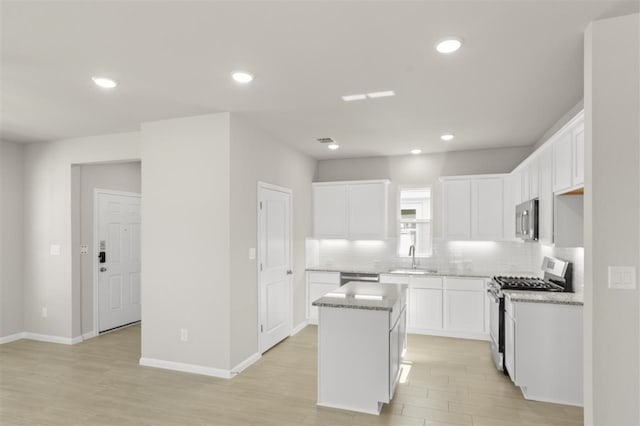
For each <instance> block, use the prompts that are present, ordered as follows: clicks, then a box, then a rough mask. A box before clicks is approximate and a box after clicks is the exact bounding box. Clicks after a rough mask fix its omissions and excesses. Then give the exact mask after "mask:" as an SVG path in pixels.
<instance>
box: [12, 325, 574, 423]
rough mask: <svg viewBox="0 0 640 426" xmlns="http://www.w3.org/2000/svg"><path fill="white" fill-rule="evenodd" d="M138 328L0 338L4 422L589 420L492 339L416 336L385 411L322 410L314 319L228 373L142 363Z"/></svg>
mask: <svg viewBox="0 0 640 426" xmlns="http://www.w3.org/2000/svg"><path fill="white" fill-rule="evenodd" d="M139 357H140V327H139V326H135V327H130V328H127V329H123V330H120V331H117V332H114V333H110V334H106V335H103V336H100V337H97V338H94V339H91V340H88V341H86V342H83V343H80V344H77V345H74V346H66V345H57V344H52V343H42V342H35V341H29V340H21V341H17V342H13V343H8V344H5V345H1V346H0V424H1V425H2V426H9V425H65V426H72V425H176V426H178V425H180V426H182V425H253V424H256V425H307V424H308V425H425V426H427V425H476V426H478V425H486V426H507V425H508V426H516V425H536V426H538V425H560V426H571V425H581V424H582V422H583V420H582V409H580V408H576V407H569V406H562V405H555V404H546V403H537V402H530V401H526V400H524V399H523V398H522V395H521V393H520V391H519V390H518V389H517V388H516V387H515V386H513V385H512V384H511V382H510V381H509V379H508V378H507V377H505V376H503V375H501V374H499V373H498V372H497V371H496V369H495V367H494V366H493V364H492V362H491V358H490V351H489V345H488V343H486V342H478V341H471V340H458V339H449V338H442V337H430V336H417V335H410V336H409V342H408V352H407V356H406V360H407V361H408V362H409V363H411V370H410V374H409V377H408V382H407V383H404V384H399V385H398V390H397V393H396V396H395V398H394V400H393V402H392V403H391V404H389V405H387V406H385V408H384V410H383V413H382V415H380V416H371V415H365V414H356V413H351V412H346V411H340V410H332V409H327V408H318V407H316V405H315V400H316V328H315V327H312V326H310V327H307V328H306V329H305V330H303V331H302V332H300V333H299V334H298V335H296V336H294V337H291V338H289V339H287V340H286V341H284V342H282V343H281V344H279V345H278V346H276V347H275V348H273V349H272V350H271V351H269V352H267V353H266V354H265V355H264V356H263V358H262V359H261V360H260V361H258V362H257V363H256V364H254V365H253V366H251V367H250V368H248V369H247V370H245V371H244V372H243V373H242V374H241V375H239V376H237V377H236V378H234V379H231V380H224V379H216V378H211V377H205V376H199V375H194V374H187V373H178V372H172V371H167V370H160V369H155V368H148V367H140V366H139V365H138V359H139Z"/></svg>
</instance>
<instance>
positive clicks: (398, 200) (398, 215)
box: [396, 184, 433, 259]
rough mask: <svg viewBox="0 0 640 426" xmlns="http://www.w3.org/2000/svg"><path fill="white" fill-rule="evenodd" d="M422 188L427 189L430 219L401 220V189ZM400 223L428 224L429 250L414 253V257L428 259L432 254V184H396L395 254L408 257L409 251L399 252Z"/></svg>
mask: <svg viewBox="0 0 640 426" xmlns="http://www.w3.org/2000/svg"><path fill="white" fill-rule="evenodd" d="M418 189H424V190H429V201H430V202H429V217H430V219H410V220H406V219H405V220H402V191H406V190H418ZM402 223H427V224H428V225H429V230H430V231H431V232H430V237H429V239H430V241H429V246H430V250H429V252H428V253H426V254H424V255H419V254H418V253H416V256H415V257H416V258H419V259H428V258H430V257H432V256H433V185H428V184H425V185H418V184H416V185H398V189H397V191H396V233H397V238H398V242H397V246H396V256H398V257H401V258H410V257H411V256H409V253H408V252H407V253H400V244H401V229H402Z"/></svg>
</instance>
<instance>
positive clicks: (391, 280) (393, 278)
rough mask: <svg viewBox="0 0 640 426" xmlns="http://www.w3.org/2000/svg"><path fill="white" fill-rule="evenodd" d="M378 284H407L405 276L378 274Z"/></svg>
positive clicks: (407, 280) (407, 278) (407, 279)
mask: <svg viewBox="0 0 640 426" xmlns="http://www.w3.org/2000/svg"><path fill="white" fill-rule="evenodd" d="M380 283H382V284H409V277H408V276H407V275H395V274H380Z"/></svg>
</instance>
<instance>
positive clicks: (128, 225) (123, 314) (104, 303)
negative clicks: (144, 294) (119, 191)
mask: <svg viewBox="0 0 640 426" xmlns="http://www.w3.org/2000/svg"><path fill="white" fill-rule="evenodd" d="M97 200H98V203H97V208H98V215H97V221H98V252H100V251H104V252H105V260H106V261H105V263H98V272H97V274H98V313H97V314H98V331H99V332H102V331H106V330H109V329H112V328H115V327H120V326H122V325H126V324H129V323H132V322H136V321H140V196H139V195H116V194H108V193H98V197H97ZM103 248H104V250H103Z"/></svg>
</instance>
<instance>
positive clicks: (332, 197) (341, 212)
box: [313, 184, 348, 238]
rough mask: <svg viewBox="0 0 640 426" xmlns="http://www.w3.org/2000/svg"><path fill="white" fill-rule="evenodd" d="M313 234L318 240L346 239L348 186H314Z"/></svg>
mask: <svg viewBox="0 0 640 426" xmlns="http://www.w3.org/2000/svg"><path fill="white" fill-rule="evenodd" d="M313 233H314V235H315V237H316V238H346V235H347V233H348V230H347V186H346V185H341V184H323V185H319V184H313Z"/></svg>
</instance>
